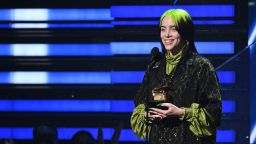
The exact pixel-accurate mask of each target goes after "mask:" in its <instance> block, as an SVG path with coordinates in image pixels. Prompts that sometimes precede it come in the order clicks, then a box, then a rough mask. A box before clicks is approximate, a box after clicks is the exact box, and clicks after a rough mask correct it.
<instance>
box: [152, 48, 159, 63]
mask: <svg viewBox="0 0 256 144" xmlns="http://www.w3.org/2000/svg"><path fill="white" fill-rule="evenodd" d="M150 58H151V62H152V63H155V62H158V61H160V60H161V58H162V54H161V52H159V49H158V47H153V48H152V50H151V54H150Z"/></svg>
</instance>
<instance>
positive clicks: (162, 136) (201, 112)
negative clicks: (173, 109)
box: [134, 53, 221, 144]
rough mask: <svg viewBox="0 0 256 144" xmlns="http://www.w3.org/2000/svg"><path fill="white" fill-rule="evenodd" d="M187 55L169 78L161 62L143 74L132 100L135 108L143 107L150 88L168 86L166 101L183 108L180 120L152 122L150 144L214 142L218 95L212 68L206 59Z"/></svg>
mask: <svg viewBox="0 0 256 144" xmlns="http://www.w3.org/2000/svg"><path fill="white" fill-rule="evenodd" d="M186 56H187V57H186V58H183V57H182V59H181V61H180V63H179V64H178V65H177V67H176V68H175V70H173V71H172V72H171V73H170V75H167V74H165V72H166V67H165V66H166V62H165V59H162V60H161V61H160V65H159V66H158V67H157V68H155V69H153V70H151V71H150V72H149V73H147V72H146V73H145V75H144V78H143V82H142V84H141V86H140V89H139V91H138V93H137V95H136V97H135V98H134V102H135V105H136V106H138V105H139V104H146V103H147V102H146V99H147V96H149V99H150V100H151V99H152V94H151V91H152V89H153V88H155V87H159V86H161V85H166V84H167V85H168V89H167V102H170V103H173V104H174V105H176V106H178V107H184V108H185V116H184V117H183V118H182V119H179V118H167V119H164V120H161V121H160V122H153V123H152V126H151V130H150V136H149V138H150V143H152V144H173V143H178V144H194V143H195V144H208V143H216V140H215V139H216V127H217V126H219V124H220V119H221V94H220V86H219V82H218V78H217V76H216V73H215V69H214V67H213V66H212V65H211V63H210V62H209V60H208V59H206V58H204V57H202V56H200V55H198V54H197V53H191V54H189V55H188V53H186ZM148 84H149V85H148ZM200 116H201V118H200ZM202 117H203V118H202ZM200 119H201V120H200ZM201 128H203V130H202V129H201Z"/></svg>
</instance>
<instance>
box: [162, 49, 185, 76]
mask: <svg viewBox="0 0 256 144" xmlns="http://www.w3.org/2000/svg"><path fill="white" fill-rule="evenodd" d="M181 55H182V51H180V52H179V53H178V54H176V55H172V53H169V54H166V55H165V57H166V74H168V75H169V74H170V73H171V72H172V70H173V69H174V67H175V66H176V65H177V64H178V63H179V62H180V59H181Z"/></svg>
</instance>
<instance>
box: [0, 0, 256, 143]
mask: <svg viewBox="0 0 256 144" xmlns="http://www.w3.org/2000/svg"><path fill="white" fill-rule="evenodd" d="M170 8H182V9H185V10H187V11H188V12H189V13H190V14H191V16H192V18H193V21H194V24H195V27H196V32H195V38H196V47H197V50H198V51H199V53H200V54H202V55H204V56H205V57H207V58H209V59H210V61H211V62H212V63H213V65H214V66H215V68H216V70H217V74H218V76H219V79H220V82H221V86H222V95H223V105H222V106H223V114H222V123H221V127H219V129H218V132H217V142H218V143H237V144H245V143H256V140H255V139H256V108H255V105H256V90H255V89H256V48H255V47H256V46H255V35H256V0H235V1H234V0H207V1H204V0H157V1H156V0H141V1H135V0H91V1H85V0H76V1H71V0H61V1H60V0H33V1H27V0H8V1H5V2H1V3H0V139H14V140H15V141H16V143H21V144H30V143H33V128H35V127H36V126H38V125H41V124H45V123H47V124H51V125H54V126H55V127H56V128H57V131H58V139H59V143H60V144H62V143H63V144H65V143H69V140H70V139H71V138H72V136H73V135H74V134H75V133H76V132H78V131H80V130H86V131H88V132H90V133H91V134H92V136H93V137H94V139H97V137H98V134H99V133H100V134H101V132H102V138H103V140H104V141H105V143H111V139H113V135H114V134H116V131H117V133H118V134H119V135H118V136H117V137H118V143H121V144H128V143H129V144H132V143H134V144H135V143H136V144H138V143H145V142H144V140H141V139H139V138H137V137H136V136H135V135H134V134H133V132H132V130H131V127H130V116H131V113H132V111H133V109H134V104H133V97H134V96H135V94H136V92H137V90H138V88H139V84H140V82H141V81H142V77H143V74H144V71H145V70H146V67H147V64H148V63H149V62H150V56H149V55H150V51H151V49H152V48H153V47H159V48H160V47H161V46H160V43H159V40H160V39H159V32H158V23H159V17H160V16H161V14H162V13H163V12H164V11H165V10H167V9H170ZM99 128H100V129H99Z"/></svg>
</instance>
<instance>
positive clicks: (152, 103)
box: [148, 101, 168, 110]
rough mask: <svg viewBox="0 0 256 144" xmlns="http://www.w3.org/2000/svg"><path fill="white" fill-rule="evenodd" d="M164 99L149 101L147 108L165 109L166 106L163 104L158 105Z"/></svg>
mask: <svg viewBox="0 0 256 144" xmlns="http://www.w3.org/2000/svg"><path fill="white" fill-rule="evenodd" d="M164 102H165V101H154V102H149V103H148V107H149V108H158V109H162V110H167V109H168V108H167V107H165V106H159V104H161V103H164Z"/></svg>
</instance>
